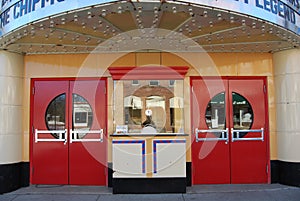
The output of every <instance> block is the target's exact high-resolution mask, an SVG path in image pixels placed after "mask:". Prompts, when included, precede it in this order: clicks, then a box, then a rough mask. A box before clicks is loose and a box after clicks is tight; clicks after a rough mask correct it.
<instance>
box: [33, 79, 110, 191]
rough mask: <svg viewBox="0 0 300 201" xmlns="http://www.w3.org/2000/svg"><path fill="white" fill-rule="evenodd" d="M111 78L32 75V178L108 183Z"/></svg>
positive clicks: (49, 181)
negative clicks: (37, 77)
mask: <svg viewBox="0 0 300 201" xmlns="http://www.w3.org/2000/svg"><path fill="white" fill-rule="evenodd" d="M105 87H106V80H33V81H32V92H33V93H32V100H31V102H32V103H31V106H32V112H31V115H32V117H31V123H32V137H31V183H32V184H74V185H75V184H76V185H105V184H106V176H105V175H106V155H107V152H106V150H107V149H106V147H107V143H106V137H105V128H106V94H105Z"/></svg>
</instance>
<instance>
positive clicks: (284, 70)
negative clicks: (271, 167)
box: [273, 49, 300, 186]
mask: <svg viewBox="0 0 300 201" xmlns="http://www.w3.org/2000/svg"><path fill="white" fill-rule="evenodd" d="M273 61H274V76H275V88H276V116H277V118H276V125H277V136H278V164H277V171H278V180H279V182H280V183H283V184H287V185H294V186H300V122H299V121H300V67H299V64H300V50H299V49H294V50H286V51H281V52H278V53H275V54H274V55H273Z"/></svg>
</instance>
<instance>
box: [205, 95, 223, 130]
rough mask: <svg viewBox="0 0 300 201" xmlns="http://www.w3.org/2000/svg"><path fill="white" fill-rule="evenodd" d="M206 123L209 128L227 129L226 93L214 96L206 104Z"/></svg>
mask: <svg viewBox="0 0 300 201" xmlns="http://www.w3.org/2000/svg"><path fill="white" fill-rule="evenodd" d="M205 120H206V125H207V127H208V128H209V129H221V130H223V129H225V126H226V125H225V120H226V113H225V93H224V92H223V93H219V94H217V95H216V96H214V97H213V98H212V99H211V100H210V101H209V103H208V104H207V106H206V112H205Z"/></svg>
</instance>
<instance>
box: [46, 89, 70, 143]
mask: <svg viewBox="0 0 300 201" xmlns="http://www.w3.org/2000/svg"><path fill="white" fill-rule="evenodd" d="M65 117H66V94H65V93H64V94H60V95H58V96H56V97H55V98H54V99H53V100H52V101H51V102H50V103H49V105H48V107H47V110H46V115H45V121H46V126H47V129H48V130H50V131H51V130H64V129H65V122H66V120H65ZM51 135H52V136H53V137H55V138H59V134H57V133H51Z"/></svg>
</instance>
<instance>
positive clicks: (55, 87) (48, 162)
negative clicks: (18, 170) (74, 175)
mask: <svg viewBox="0 0 300 201" xmlns="http://www.w3.org/2000/svg"><path fill="white" fill-rule="evenodd" d="M68 89H69V82H68V81H56V82H51V81H43V82H35V83H34V98H33V101H34V104H33V118H32V120H33V128H34V129H38V130H47V127H46V123H45V114H46V110H47V107H48V105H49V103H50V102H51V101H52V100H53V99H54V98H55V97H57V96H59V95H61V94H66V99H68V98H69V94H68V93H67V92H68ZM68 108H69V107H68V103H66V111H65V112H66V114H68ZM67 118H68V117H67V116H66V119H67ZM68 123H69V122H68V121H66V122H65V124H66V126H68ZM32 132H33V131H32ZM32 135H34V133H32ZM45 135H46V136H45V138H50V139H51V138H52V139H53V136H52V135H51V134H50V133H49V134H45ZM31 143H32V158H31V162H32V163H31V174H32V175H31V178H32V180H31V182H32V183H33V184H68V144H64V142H38V143H35V142H34V138H32V141H31Z"/></svg>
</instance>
